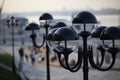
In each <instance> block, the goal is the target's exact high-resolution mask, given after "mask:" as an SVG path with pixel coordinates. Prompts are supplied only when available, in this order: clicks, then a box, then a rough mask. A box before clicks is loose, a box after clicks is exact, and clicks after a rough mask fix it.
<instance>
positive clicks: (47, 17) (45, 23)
mask: <svg viewBox="0 0 120 80" xmlns="http://www.w3.org/2000/svg"><path fill="white" fill-rule="evenodd" d="M51 20H53V17H52V15H51V14H49V13H44V14H42V15H41V16H40V17H39V21H40V23H41V27H43V28H45V35H44V34H43V42H42V44H41V45H38V44H37V43H36V34H35V32H34V30H38V29H39V26H38V25H37V24H35V23H31V24H29V25H28V26H27V27H26V30H32V34H31V36H30V38H31V39H32V42H33V45H34V46H35V47H37V48H41V47H43V45H44V44H46V70H47V80H50V64H49V47H48V44H47V41H46V37H47V35H48V28H49V27H50V25H49V21H51Z"/></svg>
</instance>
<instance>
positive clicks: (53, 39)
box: [26, 11, 120, 72]
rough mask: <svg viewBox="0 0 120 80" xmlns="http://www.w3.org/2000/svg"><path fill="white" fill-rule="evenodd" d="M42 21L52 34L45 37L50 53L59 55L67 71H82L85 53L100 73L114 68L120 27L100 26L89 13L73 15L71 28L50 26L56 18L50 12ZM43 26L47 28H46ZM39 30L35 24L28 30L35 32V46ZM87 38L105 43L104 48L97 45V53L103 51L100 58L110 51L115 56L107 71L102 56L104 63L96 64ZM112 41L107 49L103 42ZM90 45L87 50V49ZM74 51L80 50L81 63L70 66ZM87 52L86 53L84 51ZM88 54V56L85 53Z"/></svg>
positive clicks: (31, 24) (59, 24)
mask: <svg viewBox="0 0 120 80" xmlns="http://www.w3.org/2000/svg"><path fill="white" fill-rule="evenodd" d="M39 20H40V21H41V24H42V25H41V26H42V27H43V28H45V29H48V28H49V32H48V34H47V36H44V38H45V39H46V40H47V44H48V46H49V48H50V50H52V51H54V52H55V53H57V56H58V59H59V62H60V64H61V65H62V66H63V67H64V68H65V69H68V70H70V71H71V72H76V71H78V69H79V68H80V66H81V64H82V60H83V59H84V54H85V55H86V54H88V55H87V59H89V61H90V64H91V65H92V67H94V68H96V69H99V70H101V71H106V70H108V69H111V68H112V67H113V64H114V62H115V59H116V55H117V53H118V52H119V51H120V49H119V48H118V47H116V46H115V40H119V39H120V28H119V27H117V26H109V27H106V26H99V22H98V21H97V19H96V17H95V16H94V15H93V14H92V13H91V12H88V11H81V12H79V13H77V14H76V15H74V17H73V20H72V25H71V26H67V25H66V24H65V23H64V22H57V23H54V24H50V22H51V20H53V17H52V16H51V14H49V13H44V14H43V15H42V16H41V17H40V18H39ZM43 24H44V25H43ZM90 28H91V29H92V30H93V31H89V30H88V29H90ZM38 29H40V26H38V24H36V23H30V24H29V25H28V26H27V27H26V30H30V31H32V34H31V38H32V39H33V41H34V43H35V38H36V34H35V30H38ZM88 37H91V38H99V39H100V40H102V41H103V43H102V44H101V45H99V46H98V50H100V52H101V56H104V55H105V51H107V52H109V53H110V55H112V59H113V60H112V63H111V65H110V66H109V67H108V68H101V66H102V63H103V61H104V58H103V57H102V60H101V62H100V63H99V64H98V65H96V63H95V62H94V61H93V59H92V58H93V54H92V53H93V50H92V46H89V47H88V46H87V43H85V41H86V40H87V38H88ZM80 38H82V40H83V45H82V46H80V44H79V41H80ZM105 40H111V41H112V46H107V47H105V45H104V41H105ZM86 46H87V47H86ZM84 47H85V48H87V49H83V48H84ZM75 49H78V61H77V62H76V64H75V65H74V66H72V67H71V66H69V63H68V60H69V54H71V53H72V52H74V50H75ZM84 50H87V51H84ZM86 52H87V53H86ZM61 55H63V56H64V57H65V63H66V64H63V63H62V61H61Z"/></svg>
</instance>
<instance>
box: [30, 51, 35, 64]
mask: <svg viewBox="0 0 120 80" xmlns="http://www.w3.org/2000/svg"><path fill="white" fill-rule="evenodd" d="M30 58H31V63H32V64H33V65H34V64H35V52H34V50H31V53H30Z"/></svg>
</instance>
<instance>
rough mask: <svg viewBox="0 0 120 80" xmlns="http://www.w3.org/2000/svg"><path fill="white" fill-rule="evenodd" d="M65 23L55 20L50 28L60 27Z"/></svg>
mask: <svg viewBox="0 0 120 80" xmlns="http://www.w3.org/2000/svg"><path fill="white" fill-rule="evenodd" d="M66 26H67V25H66V24H65V23H64V22H57V23H55V24H53V25H52V26H51V29H53V28H60V27H66Z"/></svg>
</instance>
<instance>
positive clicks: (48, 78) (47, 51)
mask: <svg viewBox="0 0 120 80" xmlns="http://www.w3.org/2000/svg"><path fill="white" fill-rule="evenodd" d="M45 29H46V68H47V80H50V64H49V47H48V44H47V35H48V27H46V28H45Z"/></svg>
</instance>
